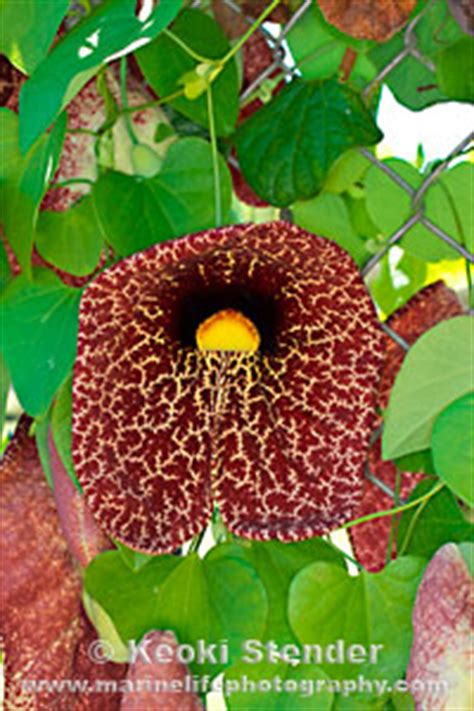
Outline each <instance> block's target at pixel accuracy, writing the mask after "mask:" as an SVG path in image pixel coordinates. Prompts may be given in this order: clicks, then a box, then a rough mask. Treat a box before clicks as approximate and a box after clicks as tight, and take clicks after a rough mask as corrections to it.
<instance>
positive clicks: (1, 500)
mask: <svg viewBox="0 0 474 711" xmlns="http://www.w3.org/2000/svg"><path fill="white" fill-rule="evenodd" d="M31 423H32V421H31V419H29V418H26V417H23V418H22V419H21V420H20V423H19V426H18V428H17V431H16V433H15V436H14V438H13V440H12V442H11V443H10V444H9V446H8V447H7V449H6V451H5V454H4V455H3V457H2V459H1V461H0V559H1V562H2V564H1V574H2V581H1V587H0V589H1V595H0V632H1V640H2V645H3V647H4V652H5V700H4V708H5V711H43V710H44V709H52V710H54V711H83V710H84V711H118V708H119V701H120V697H119V696H118V695H117V694H101V697H100V699H99V698H97V695H94V694H92V695H83V694H72V693H71V692H70V690H68V688H67V687H66V688H64V687H63V688H62V689H61V690H58V689H56V690H54V689H53V688H48V686H47V685H48V684H49V683H52V682H54V683H56V682H59V683H61V682H64V681H65V680H71V679H78V680H81V681H82V682H83V683H84V682H85V683H86V684H88V683H89V682H90V681H92V679H93V678H96V677H97V676H99V678H103V679H108V680H110V679H120V678H122V677H123V676H124V674H125V673H126V671H127V668H126V666H125V665H116V664H105V665H102V666H100V667H98V665H96V664H95V665H93V664H92V662H90V660H88V658H87V648H88V645H89V644H90V643H91V642H92V641H93V640H94V639H95V638H96V634H95V631H94V629H93V628H92V627H91V625H90V624H89V622H88V621H87V619H86V617H85V615H84V613H83V611H82V609H81V587H82V586H81V579H80V575H79V571H78V570H76V568H75V566H74V564H73V561H72V558H71V556H70V553H69V550H68V546H67V543H66V540H65V538H64V536H63V533H62V530H61V526H60V523H59V518H58V514H57V512H56V508H55V504H54V498H53V495H52V492H51V490H50V488H49V486H48V484H47V483H46V479H45V477H44V474H43V472H42V469H41V465H40V462H39V458H38V453H37V451H36V446H35V443H34V439H33V438H31V437H30V436H29V435H28V430H29V428H30V426H31ZM81 660H82V661H81ZM86 672H87V673H86ZM29 681H30V682H31V681H42V682H43V684H44V686H43V688H42V689H41V690H39V691H37V692H36V693H33V692H32V691H30V690H29V689H28V688H27V686H25V684H26V683H27V682H29Z"/></svg>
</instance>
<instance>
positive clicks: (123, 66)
mask: <svg viewBox="0 0 474 711" xmlns="http://www.w3.org/2000/svg"><path fill="white" fill-rule="evenodd" d="M120 102H121V104H122V108H123V109H125V111H124V121H125V127H126V129H127V133H128V136H129V138H130V140H131V142H132V145H134V146H136V145H138V138H137V136H136V134H135V131H134V130H133V124H132V119H131V118H130V115H129V114H130V112H129V111H126V109H127V108H128V96H127V57H122V59H121V60H120Z"/></svg>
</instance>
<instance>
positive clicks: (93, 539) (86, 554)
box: [48, 430, 112, 568]
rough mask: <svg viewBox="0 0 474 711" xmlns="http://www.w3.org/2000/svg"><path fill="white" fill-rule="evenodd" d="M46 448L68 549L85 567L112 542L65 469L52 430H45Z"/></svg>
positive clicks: (110, 545)
mask: <svg viewBox="0 0 474 711" xmlns="http://www.w3.org/2000/svg"><path fill="white" fill-rule="evenodd" d="M48 450H49V457H50V465H51V474H52V479H53V487H54V489H53V495H54V500H55V502H56V509H57V512H58V516H59V521H60V523H61V529H62V532H63V534H64V537H65V539H66V541H67V544H68V548H69V552H70V553H71V555H72V556H73V557H74V559H75V560H76V561H77V562H78V563H79V564H80V565H81V566H82V567H83V568H86V567H87V566H88V565H89V563H90V562H91V561H92V560H93V559H94V558H95V556H96V555H98V554H99V553H102V552H103V551H105V550H107V549H108V548H111V547H112V544H111V542H110V541H109V540H108V539H107V538H106V537H105V536H104V534H103V533H102V531H101V530H100V529H99V528H98V526H97V524H96V523H95V520H94V518H93V516H92V514H91V512H90V511H89V509H88V508H87V506H86V504H85V502H84V497H83V495H82V494H81V493H80V491H79V489H78V488H77V487H76V486H75V485H74V483H73V481H72V479H71V477H70V476H69V474H68V472H67V471H66V468H65V466H64V464H63V462H62V460H61V457H60V456H59V452H58V450H57V449H56V444H55V442H54V438H53V434H52V432H51V430H50V431H49V433H48Z"/></svg>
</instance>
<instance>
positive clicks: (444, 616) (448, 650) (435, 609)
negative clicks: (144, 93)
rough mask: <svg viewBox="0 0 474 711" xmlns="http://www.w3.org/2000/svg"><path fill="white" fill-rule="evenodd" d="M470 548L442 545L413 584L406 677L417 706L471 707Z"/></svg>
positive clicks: (473, 613) (473, 611) (473, 602)
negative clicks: (416, 589)
mask: <svg viewBox="0 0 474 711" xmlns="http://www.w3.org/2000/svg"><path fill="white" fill-rule="evenodd" d="M473 549H474V547H473V544H472V543H461V544H460V545H455V544H454V543H446V544H445V545H444V546H442V547H441V548H440V549H439V550H438V551H437V552H436V554H435V555H434V556H433V558H432V559H431V561H430V562H429V564H428V567H427V568H426V570H425V573H424V575H423V579H422V581H421V584H420V587H419V588H418V592H417V596H416V600H415V605H414V608H413V646H412V648H411V652H410V662H409V665H408V669H407V675H406V678H407V682H408V684H409V686H410V688H411V689H412V690H413V697H414V700H415V703H416V708H417V709H418V708H419V709H470V708H472V707H473V702H474V690H473V687H472V657H473V647H472V633H473V628H474V625H473V620H474V595H473V591H474V588H473V582H472V572H471V567H472V563H471V561H472V556H473Z"/></svg>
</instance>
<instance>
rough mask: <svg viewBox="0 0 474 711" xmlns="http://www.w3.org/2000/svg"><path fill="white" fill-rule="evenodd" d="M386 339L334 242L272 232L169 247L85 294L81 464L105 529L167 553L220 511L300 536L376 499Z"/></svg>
mask: <svg viewBox="0 0 474 711" xmlns="http://www.w3.org/2000/svg"><path fill="white" fill-rule="evenodd" d="M381 365H382V333H381V331H380V328H379V325H378V322H377V319H376V316H375V313H374V309H373V305H372V302H371V300H370V297H369V295H368V293H367V291H366V289H365V286H364V283H363V281H362V279H361V277H360V275H359V272H358V270H357V267H356V265H355V264H354V262H353V261H352V259H351V258H350V257H349V256H348V255H347V254H346V253H345V252H344V251H343V250H342V249H341V248H340V247H339V246H337V245H336V244H335V243H333V242H331V241H329V240H326V239H323V238H321V237H316V236H315V235H312V234H310V233H308V232H305V231H304V230H302V229H300V228H298V227H296V226H293V225H289V224H286V223H284V222H273V223H267V224H263V225H234V226H231V227H226V228H221V229H217V230H211V231H208V232H203V233H200V234H196V235H192V236H188V237H185V238H183V239H180V240H177V241H175V242H167V243H165V244H159V245H156V246H154V247H152V248H151V249H149V250H147V251H145V252H142V253H138V254H135V255H133V256H132V257H129V258H127V259H125V260H124V261H122V262H121V263H119V264H117V265H116V266H114V267H112V268H111V269H109V270H106V271H105V272H103V273H102V274H101V275H100V276H99V277H98V278H97V279H96V280H95V281H93V282H92V283H91V284H90V285H89V286H88V287H87V289H86V290H85V292H84V296H83V299H82V303H81V310H80V319H79V337H78V355H77V361H76V365H75V374H74V385H73V443H72V448H73V458H74V464H75V468H76V472H77V475H78V478H79V481H80V483H81V485H82V487H83V490H84V494H85V497H86V501H87V503H88V505H89V506H90V508H91V510H92V512H93V514H94V515H95V517H96V520H97V521H98V523H99V525H100V526H101V527H102V529H103V530H104V532H105V533H107V535H110V536H112V537H114V538H116V539H118V540H120V541H122V542H123V543H124V544H126V545H128V546H130V547H131V548H134V549H137V550H141V551H148V552H155V553H159V552H168V551H172V550H173V549H174V548H176V547H177V546H179V545H180V544H181V543H183V542H184V541H185V540H187V539H188V538H190V537H191V536H193V535H194V534H196V533H197V532H199V531H200V530H201V529H202V528H203V527H204V526H205V525H206V524H207V522H208V521H209V518H210V516H211V513H212V511H213V506H215V505H216V506H218V507H219V510H220V514H221V516H222V519H223V521H224V523H225V524H226V525H227V526H228V528H229V529H230V530H231V531H232V532H234V533H235V534H237V535H239V536H243V537H247V538H252V539H257V540H269V539H279V540H282V541H297V540H301V539H305V538H309V537H312V536H315V535H320V534H323V533H326V532H327V531H330V530H332V529H334V528H336V527H337V526H339V525H340V524H341V523H343V522H344V521H346V520H348V519H349V518H350V517H351V516H352V515H353V514H354V512H355V511H356V509H357V507H358V504H359V501H360V498H361V494H362V481H363V470H364V463H365V459H366V456H367V449H368V444H369V436H370V432H371V430H372V425H373V420H374V415H375V400H376V395H377V388H378V382H379V376H380V369H381Z"/></svg>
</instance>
